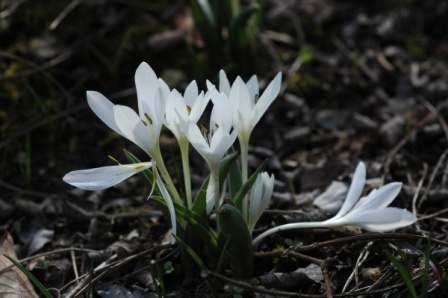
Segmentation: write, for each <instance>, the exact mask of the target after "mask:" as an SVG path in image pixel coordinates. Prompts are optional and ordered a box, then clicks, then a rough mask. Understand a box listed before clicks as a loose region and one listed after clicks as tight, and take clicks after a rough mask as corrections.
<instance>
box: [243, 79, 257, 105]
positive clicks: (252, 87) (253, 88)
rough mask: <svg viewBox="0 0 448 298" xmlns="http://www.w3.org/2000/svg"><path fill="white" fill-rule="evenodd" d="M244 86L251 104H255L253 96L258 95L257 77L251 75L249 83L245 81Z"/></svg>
mask: <svg viewBox="0 0 448 298" xmlns="http://www.w3.org/2000/svg"><path fill="white" fill-rule="evenodd" d="M246 86H247V90H248V91H249V95H250V99H251V100H252V103H255V96H257V95H259V90H258V79H257V76H256V75H253V76H252V77H251V78H250V79H249V81H247V83H246Z"/></svg>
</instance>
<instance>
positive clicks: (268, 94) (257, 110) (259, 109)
mask: <svg viewBox="0 0 448 298" xmlns="http://www.w3.org/2000/svg"><path fill="white" fill-rule="evenodd" d="M281 86H282V74H281V73H280V72H279V73H278V74H277V75H276V76H275V78H274V79H273V80H272V81H271V83H269V85H268V87H266V89H265V90H264V92H263V94H262V95H261V96H260V99H259V100H258V102H257V104H256V105H255V107H254V116H253V119H252V125H253V126H255V125H256V124H257V123H258V121H260V119H261V117H263V115H264V113H265V112H266V110H267V109H268V108H269V106H270V105H271V103H272V102H273V101H274V99H275V98H276V97H277V96H278V94H279V93H280V88H281Z"/></svg>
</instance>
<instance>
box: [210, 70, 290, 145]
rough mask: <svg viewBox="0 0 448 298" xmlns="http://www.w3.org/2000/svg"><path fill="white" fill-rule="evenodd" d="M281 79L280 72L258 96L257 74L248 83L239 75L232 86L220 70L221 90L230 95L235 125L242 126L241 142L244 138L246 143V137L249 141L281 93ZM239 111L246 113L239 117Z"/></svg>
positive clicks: (239, 136)
mask: <svg viewBox="0 0 448 298" xmlns="http://www.w3.org/2000/svg"><path fill="white" fill-rule="evenodd" d="M281 81H282V75H281V73H278V74H277V75H276V76H275V78H274V79H273V80H272V81H271V82H270V83H269V85H268V87H266V89H265V91H264V92H263V94H262V95H261V96H260V97H259V98H258V96H259V86H258V80H257V77H256V76H252V77H251V78H250V80H249V81H248V82H247V84H245V83H244V82H243V80H242V79H241V78H240V77H237V78H236V80H235V81H234V82H233V84H232V87H230V83H229V81H228V79H227V76H226V74H225V72H224V71H223V70H221V71H220V73H219V92H221V93H224V94H226V95H227V96H228V97H229V100H230V105H231V107H232V121H233V125H234V126H236V125H239V127H240V129H239V132H238V138H239V139H240V142H241V141H242V139H243V141H244V143H246V139H247V142H248V141H249V138H250V135H251V133H252V131H253V129H254V127H255V125H257V123H258V122H259V121H260V119H261V117H262V116H263V115H264V113H265V112H266V110H267V109H268V107H269V106H270V105H271V103H272V102H273V101H274V99H275V98H276V97H277V95H278V94H279V92H280V87H281ZM209 86H210V85H209ZM239 113H241V114H242V115H244V117H241V119H239ZM239 121H240V123H239ZM238 123H239V124H238Z"/></svg>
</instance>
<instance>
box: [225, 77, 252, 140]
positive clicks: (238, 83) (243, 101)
mask: <svg viewBox="0 0 448 298" xmlns="http://www.w3.org/2000/svg"><path fill="white" fill-rule="evenodd" d="M229 101H230V105H231V106H232V116H233V125H234V126H236V125H237V123H238V111H240V112H241V113H243V114H244V115H245V117H243V118H242V119H241V120H242V121H241V123H240V129H241V130H244V131H248V132H249V131H250V132H252V129H253V127H254V126H255V124H256V123H253V121H252V120H253V115H254V109H253V100H251V98H250V95H249V91H248V90H247V86H246V84H244V82H243V80H242V79H241V78H240V77H237V78H236V80H235V82H233V85H232V88H231V89H230V94H229Z"/></svg>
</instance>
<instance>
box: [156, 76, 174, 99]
mask: <svg viewBox="0 0 448 298" xmlns="http://www.w3.org/2000/svg"><path fill="white" fill-rule="evenodd" d="M157 82H158V83H159V88H160V94H161V95H162V99H163V100H165V99H166V98H167V97H168V95H170V92H171V91H170V87H169V86H168V85H167V84H166V83H165V81H164V80H162V79H161V78H159V79H158V80H157Z"/></svg>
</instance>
